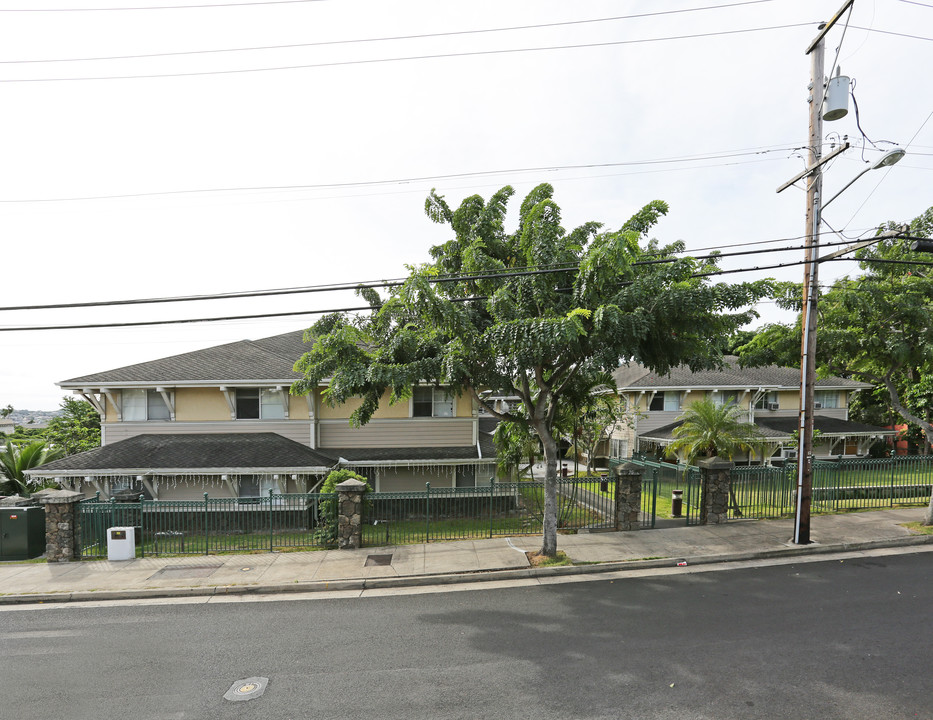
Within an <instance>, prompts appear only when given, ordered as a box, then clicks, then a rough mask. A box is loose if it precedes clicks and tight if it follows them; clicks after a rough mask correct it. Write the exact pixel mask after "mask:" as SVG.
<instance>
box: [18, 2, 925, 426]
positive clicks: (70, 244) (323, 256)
mask: <svg viewBox="0 0 933 720" xmlns="http://www.w3.org/2000/svg"><path fill="white" fill-rule="evenodd" d="M186 1H187V2H189V3H190V4H191V5H196V4H199V3H211V2H214V3H218V2H220V0H0V61H2V62H0V93H2V95H3V100H2V107H3V114H2V127H3V133H2V139H0V143H2V151H0V227H2V230H3V235H2V237H3V245H2V248H3V249H2V255H0V257H2V262H3V294H2V297H3V300H2V305H3V306H18V305H30V304H45V303H60V302H66V303H73V302H88V301H100V300H118V299H130V298H141V297H160V296H175V295H190V294H203V293H219V292H231V291H241V290H255V289H264V288H282V287H295V286H308V285H317V284H325V283H334V282H355V281H363V280H378V279H383V278H393V277H398V276H400V275H403V274H404V273H405V270H404V265H405V264H406V263H418V262H423V261H426V260H427V259H428V254H427V251H428V248H429V247H430V246H431V245H433V244H437V243H439V242H442V241H444V240H446V239H448V238H449V237H450V232H449V231H448V230H447V229H445V228H444V227H443V226H440V225H434V224H433V223H431V222H430V221H429V220H428V219H427V217H426V216H425V215H424V210H423V205H424V199H425V197H426V195H427V193H428V191H429V190H430V188H431V187H437V189H438V190H439V192H441V193H442V194H444V195H445V196H446V197H447V198H448V201H449V202H450V203H451V205H454V206H456V205H458V204H459V203H460V201H461V200H462V199H463V198H464V197H467V196H468V195H471V194H474V193H479V194H481V195H483V196H484V197H488V196H489V195H490V194H491V193H492V192H494V191H495V190H496V189H497V188H499V187H501V186H502V185H505V184H511V185H513V186H514V187H515V188H516V190H517V197H516V198H515V199H514V200H513V203H512V206H513V209H515V208H517V207H518V205H519V204H520V199H521V198H522V197H523V196H524V194H525V193H527V192H528V191H529V190H530V189H531V188H532V187H534V185H536V184H538V183H540V182H543V181H547V182H550V183H552V184H553V185H554V186H555V188H556V200H557V202H558V204H559V205H560V206H561V207H562V209H563V213H564V220H565V226H566V227H567V228H568V229H569V228H571V227H574V226H576V225H578V224H580V223H582V222H584V221H587V220H599V221H602V222H603V223H605V224H606V225H607V226H608V227H617V226H618V225H620V224H621V223H622V222H624V221H625V220H626V219H628V218H629V217H630V216H631V215H632V214H633V213H634V212H635V211H637V210H638V209H639V208H641V207H642V206H643V205H645V204H646V203H648V202H649V201H651V200H654V199H662V200H665V201H667V202H668V203H669V204H670V206H671V212H670V214H669V215H668V217H667V218H665V219H664V220H663V221H662V223H661V224H660V225H659V226H658V227H657V228H656V231H655V232H654V233H653V235H654V236H656V237H657V238H658V239H660V240H661V241H664V242H669V241H673V240H676V239H683V240H684V241H685V242H686V243H687V246H688V248H690V249H700V248H709V247H720V248H722V249H723V250H725V251H728V250H729V246H730V245H735V244H738V243H747V242H753V241H761V240H772V239H778V238H798V237H799V236H800V235H802V233H803V231H804V210H805V196H804V193H803V192H802V190H800V189H798V188H796V187H795V188H791V189H788V190H786V191H785V192H784V193H782V194H780V195H778V194H776V193H775V189H776V188H777V186H778V185H780V184H781V183H782V182H784V181H785V180H788V179H790V178H791V177H792V176H793V175H795V174H796V173H797V172H799V171H800V170H802V169H803V167H804V161H803V159H802V158H803V153H802V152H801V151H797V152H795V151H794V150H793V148H798V147H800V146H802V145H804V144H805V143H806V137H807V103H806V98H807V83H808V82H809V59H808V58H807V57H806V56H805V55H804V50H805V49H806V47H807V45H808V44H809V42H810V40H811V39H813V38H814V37H815V35H816V33H817V26H816V23H817V22H818V21H820V20H826V19H828V18H829V17H830V16H832V14H833V13H834V12H835V11H836V10H837V9H838V7H839V6H840V5H841V2H842V0H772V1H762V2H756V3H745V4H742V5H739V6H733V7H727V8H720V9H707V10H702V11H697V12H686V13H677V14H665V15H657V16H654V17H643V18H637V19H634V18H630V19H621V20H606V21H604V22H592V23H579V24H572V25H563V26H557V27H550V28H538V29H524V30H510V31H503V32H494V33H473V34H461V35H447V36H441V37H428V38H420V39H399V40H386V41H382V42H370V43H342V44H329V45H320V46H316V47H297V48H291V49H266V50H254V51H243V52H215V53H204V52H201V53H199V54H183V55H176V56H170V57H153V58H135V59H108V60H87V61H77V60H76V59H78V58H100V57H113V56H125V55H143V54H156V53H191V52H192V51H207V50H227V49H231V48H254V47H267V46H281V45H298V44H308V43H322V42H330V43H333V42H335V41H348V40H361V39H371V38H392V37H398V36H411V35H425V34H438V33H452V32H462V31H466V30H488V29H492V28H507V27H514V26H519V25H523V26H526V25H539V24H546V23H562V22H568V21H582V20H591V19H598V18H615V17H619V16H631V15H634V14H638V13H658V12H663V11H671V10H684V9H688V8H699V7H702V6H704V5H726V4H730V3H731V2H732V0H653V1H652V2H648V1H647V0H643V1H638V0H615V1H611V0H580V1H578V2H574V3H569V2H566V1H559V0H510V1H509V2H504V1H503V0H498V1H497V2H490V1H487V0H471V2H469V3H454V2H438V1H437V0H425V1H424V2H416V1H415V0H394V1H392V2H389V1H387V0H382V1H381V2H380V1H366V0H322V1H319V2H278V3H275V2H267V3H262V2H253V3H252V4H243V5H242V6H240V7H237V6H235V3H230V4H227V5H223V6H221V5H218V6H217V7H210V8H191V7H189V8H176V9H124V10H121V11H117V10H111V11H104V10H93V11H75V10H74V8H101V7H103V8H133V7H141V6H147V5H162V6H165V5H173V4H174V5H184V4H185V3H186ZM231 5H232V6H231ZM39 7H41V8H57V9H58V10H55V11H53V10H50V11H48V12H36V11H35V9H36V8H39ZM64 8H71V9H72V11H67V12H66V11H63V9H64ZM24 9H30V10H33V11H31V12H18V11H16V10H24ZM796 23H806V24H807V25H805V26H801V27H792V28H783V29H772V30H763V31H759V32H749V33H736V34H727V35H718V36H713V37H704V38H692V39H676V40H670V41H664V42H633V41H638V40H644V39H648V38H660V37H670V36H683V35H694V34H701V33H716V32H723V31H736V30H746V29H750V28H765V27H773V26H779V25H789V24H796ZM842 25H843V23H839V24H838V25H837V26H836V28H835V29H834V30H833V31H832V33H831V34H830V35H829V38H828V41H827V46H826V55H827V62H826V67H827V73H828V72H829V67H830V63H831V62H832V58H833V56H834V55H835V51H836V47H837V46H838V45H839V41H840V38H841V36H842ZM857 28H871V29H873V30H874V31H873V32H869V31H867V30H865V29H857ZM879 31H885V32H886V33H901V34H907V35H914V36H922V37H925V38H926V39H916V38H909V37H902V36H897V35H892V34H885V33H882V32H879ZM622 42H625V43H627V44H612V43H622ZM600 44H602V45H601V46H600ZM555 45H560V46H568V45H574V46H579V45H588V46H589V47H575V48H567V49H551V50H542V51H536V52H503V53H499V54H480V55H475V54H474V55H467V56H461V57H434V58H427V59H406V60H398V61H391V62H389V61H387V60H388V59H391V58H411V57H414V56H428V55H435V56H436V55H440V54H452V53H477V52H482V51H489V50H509V51H511V50H515V49H520V48H531V47H549V46H555ZM839 58H840V63H841V65H842V70H843V74H847V75H850V76H852V77H853V78H855V81H856V87H855V94H856V98H857V100H858V103H859V108H860V111H861V124H862V129H863V130H864V131H865V133H867V135H868V137H870V138H871V139H872V140H874V141H875V142H879V141H881V140H887V141H892V142H895V143H898V144H900V145H902V146H904V147H907V149H908V151H909V153H910V154H909V155H908V156H907V157H906V158H905V159H904V160H902V161H901V162H900V163H899V164H898V165H897V166H896V167H895V168H892V169H890V171H886V170H878V171H873V172H870V173H867V174H866V175H865V177H863V178H861V179H860V180H859V181H858V182H857V183H856V184H854V185H853V186H852V187H851V188H850V189H848V190H847V191H846V192H845V194H844V195H843V196H842V197H840V198H839V199H838V200H837V201H836V202H834V203H833V205H832V207H831V208H829V209H827V211H826V213H825V215H824V217H825V219H826V220H827V221H828V222H829V223H830V224H831V225H832V226H833V227H834V228H836V229H837V230H840V231H843V232H845V234H846V235H847V236H858V235H860V234H863V233H865V232H868V231H870V229H871V228H872V227H873V226H877V225H878V224H880V223H882V222H884V221H887V220H898V221H901V220H903V221H907V220H910V219H911V218H913V217H915V216H917V215H919V214H920V213H921V212H923V211H924V210H925V209H926V208H927V207H929V206H931V205H933V193H931V183H930V181H931V175H930V171H931V169H933V159H931V158H933V120H931V119H930V115H931V113H933V72H931V70H933V0H917V1H916V2H907V0H856V2H855V7H854V11H853V14H852V17H851V21H850V26H849V28H848V29H847V31H846V34H845V38H844V41H843V42H842V45H841V50H840V54H839ZM53 59H54V60H61V61H60V62H42V63H39V62H33V63H24V62H22V61H26V60H53ZM369 60H374V61H376V62H360V61H369ZM17 61H18V62H17ZM340 62H348V63H350V64H343V65H337V66H333V65H331V66H329V67H320V65H321V64H333V63H340ZM302 65H304V66H307V65H319V67H304V68H294V66H302ZM283 66H290V67H292V68H293V69H284V70H272V71H266V72H242V73H231V72H228V71H233V70H245V69H256V68H272V67H283ZM215 71H224V72H225V74H202V75H195V76H190V77H158V78H151V77H150V78H135V79H93V80H81V81H78V80H73V81H64V80H55V81H41V82H36V81H34V82H27V80H42V79H48V78H56V79H60V78H87V77H94V78H101V77H108V78H112V77H115V76H119V77H125V76H128V75H136V76H139V75H166V74H177V73H209V72H215ZM851 109H852V106H851V103H850V113H849V116H848V117H846V118H845V119H843V120H841V121H838V122H834V123H826V124H824V134H825V135H826V136H827V137H829V135H830V134H831V133H836V134H838V135H848V136H849V137H850V139H852V140H853V141H858V142H859V143H860V141H861V134H860V133H859V131H858V129H857V128H856V123H855V116H854V112H851ZM879 145H880V142H879ZM827 147H828V146H827ZM868 147H869V151H868V152H866V154H865V157H866V159H868V160H875V159H877V158H878V157H879V152H878V151H876V150H871V148H870V146H868ZM884 147H890V146H884V145H882V148H884ZM764 150H770V151H773V152H767V153H763V154H746V155H741V156H737V157H730V158H720V159H707V160H702V161H694V162H680V163H664V164H646V165H634V166H631V165H629V166H625V165H615V166H613V167H591V168H580V169H564V170H561V169H555V170H547V171H535V172H519V170H522V169H527V168H560V167H565V166H579V165H599V164H619V163H633V162H643V161H657V160H662V159H668V158H681V157H683V156H700V157H704V156H708V155H720V154H733V153H737V152H753V151H764ZM860 155H861V152H860V150H859V149H858V148H856V149H853V150H850V151H848V153H847V154H846V155H845V156H844V157H842V158H840V159H838V160H837V161H834V163H833V164H832V165H831V166H829V167H828V169H827V171H826V174H825V177H824V194H825V196H826V197H828V196H829V195H830V194H832V193H834V192H835V191H836V190H838V189H839V188H841V187H842V186H843V185H844V184H845V183H846V182H847V181H848V180H849V179H851V178H852V177H853V176H855V175H856V174H857V173H858V172H859V171H860V170H861V169H862V167H864V164H863V163H862V160H861V157H860ZM492 171H507V172H501V173H498V174H494V173H493V172H492ZM468 174H469V176H467V177H464V175H468ZM451 175H453V176H455V177H450V178H446V179H435V180H424V181H423V180H417V179H416V178H423V177H430V176H451ZM457 175H459V177H456V176H457ZM413 178H415V179H413ZM376 181H394V182H385V183H383V184H371V185H354V186H346V185H343V184H347V183H372V182H376ZM296 185H298V186H309V185H311V186H326V187H318V188H305V189H262V190H241V191H233V190H229V189H230V188H269V187H275V188H282V187H283V186H296ZM341 185H343V186H341ZM218 189H220V190H223V189H227V190H226V191H222V192H201V191H213V190H218ZM176 191H198V192H190V193H187V194H184V193H182V194H169V195H148V196H147V195H145V194H147V193H166V192H169V193H171V192H176ZM113 195H142V196H141V197H131V198H123V199H116V198H111V199H85V200H61V199H62V198H88V197H95V196H113ZM38 201H42V202H38ZM826 230H827V228H825V227H824V236H823V238H824V241H831V240H834V239H835V238H833V237H832V236H831V234H829V233H828V232H825V231H826ZM799 242H800V241H799V240H796V239H795V240H791V241H788V242H787V243H784V244H785V245H798V244H799ZM778 245H780V243H779V244H778ZM802 257H803V252H802V251H793V252H787V253H781V254H774V255H771V254H769V255H759V256H752V257H744V258H738V259H736V260H729V261H725V262H724V263H723V265H724V267H749V266H755V265H762V264H770V263H774V262H794V261H799V260H801V259H802ZM856 268H857V266H856V265H855V263H834V264H827V265H824V267H823V268H822V269H821V280H831V279H832V278H833V277H838V276H839V275H842V274H845V273H851V272H854V271H856ZM767 275H772V276H776V277H779V278H781V279H787V280H796V281H798V282H799V280H800V278H801V276H802V269H801V268H800V267H799V266H797V267H794V268H790V269H787V270H785V271H768V272H764V273H757V274H755V273H749V274H742V275H733V276H727V279H729V280H733V281H738V280H740V279H752V278H754V277H761V276H767ZM356 304H359V300H358V299H356V298H354V297H353V296H352V295H347V294H342V295H335V294H317V295H299V296H286V297H284V298H268V299H249V300H228V301H223V302H198V303H182V304H170V305H151V306H142V307H139V306H137V307H130V308H99V309H80V310H76V309H65V310H54V311H51V310H50V311H30V312H25V311H17V312H12V311H3V312H0V328H7V327H21V326H32V325H45V324H55V325H58V324H77V323H89V322H127V321H137V320H148V319H176V318H192V317H211V316H225V315H245V314H255V313H263V312H290V311H297V310H314V309H329V308H337V307H342V306H346V305H356ZM759 310H760V312H761V314H762V320H761V322H767V321H774V320H785V319H788V318H787V317H785V316H782V315H779V314H778V313H777V312H776V311H775V309H774V307H773V305H770V304H764V305H761V306H760V308H759ZM316 317H317V316H313V315H308V316H305V317H299V318H287V319H284V320H282V319H279V320H269V319H267V320H254V321H236V322H223V323H209V324H208V323H200V324H194V325H180V326H164V327H143V328H132V329H126V328H123V329H98V330H67V331H46V332H22V331H17V332H2V333H0V343H2V345H0V348H2V350H0V406H5V405H6V404H7V403H12V404H13V406H14V407H16V408H19V409H32V410H40V409H53V408H55V407H57V406H58V404H59V402H60V399H61V397H62V395H63V394H64V393H63V392H62V391H61V390H60V389H59V388H57V387H56V386H55V385H54V383H55V381H58V380H63V379H67V378H71V377H76V376H79V375H83V374H86V373H91V372H96V371H101V370H106V369H110V368H116V367H120V366H123V365H127V364H131V363H135V362H141V361H145V360H151V359H155V358H158V357H163V356H165V355H172V354H176V353H181V352H186V351H189V350H194V349H197V348H201V347H207V346H210V345H215V344H220V343H223V342H229V341H234V340H240V339H244V338H260V337H266V336H269V335H274V334H277V333H281V332H287V331H289V330H293V329H297V328H301V327H306V326H308V325H310V324H311V323H312V322H313V321H314V319H316Z"/></svg>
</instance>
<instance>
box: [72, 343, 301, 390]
mask: <svg viewBox="0 0 933 720" xmlns="http://www.w3.org/2000/svg"><path fill="white" fill-rule="evenodd" d="M303 336H304V330H297V331H295V332H290V333H285V334H283V335H275V336H273V337H269V338H263V339H262V340H240V341H238V342H233V343H228V344H226V345H217V346H214V347H210V348H205V349H204V350H195V351H193V352H188V353H182V354H181V355H171V356H169V357H164V358H160V359H158V360H150V361H148V362H143V363H137V364H135V365H127V366H126V367H121V368H116V369H114V370H105V371H104V372H99V373H93V374H91V375H84V376H81V377H76V378H71V379H70V380H62V381H61V382H60V383H58V384H59V385H61V386H62V387H71V386H82V385H83V386H88V385H105V384H117V383H153V384H159V383H163V384H172V383H179V382H181V383H183V382H201V381H203V382H211V381H213V382H220V383H223V382H234V381H237V380H250V381H252V380H257V381H267V382H268V381H282V382H288V383H291V382H292V381H294V380H297V379H298V378H300V377H301V375H300V374H299V373H296V372H295V371H294V370H293V369H292V368H293V367H294V365H295V362H296V361H297V360H298V359H299V358H300V357H301V356H302V355H303V354H304V353H306V352H307V351H308V350H310V349H311V345H310V344H306V343H304V342H303Z"/></svg>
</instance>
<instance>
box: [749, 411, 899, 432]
mask: <svg viewBox="0 0 933 720" xmlns="http://www.w3.org/2000/svg"><path fill="white" fill-rule="evenodd" d="M755 422H756V423H757V424H758V426H759V427H761V428H769V429H771V430H773V431H775V432H781V433H784V434H785V435H790V434H791V433H792V432H794V430H796V429H797V423H798V422H799V420H798V418H796V417H763V418H757V419H756V420H755ZM813 427H814V429H816V430H819V431H820V432H821V433H822V434H823V435H894V434H896V431H894V430H887V429H886V428H883V427H878V426H877V425H866V424H865V423H860V422H855V421H854V420H841V419H840V418H833V417H826V416H825V415H816V416H814V418H813Z"/></svg>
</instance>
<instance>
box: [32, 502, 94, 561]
mask: <svg viewBox="0 0 933 720" xmlns="http://www.w3.org/2000/svg"><path fill="white" fill-rule="evenodd" d="M82 499H84V496H83V495H82V494H81V493H76V492H72V491H71V490H53V491H51V492H47V493H43V494H42V497H40V498H39V502H40V503H41V504H43V505H45V559H46V561H47V562H69V561H71V560H74V559H76V558H77V559H80V558H81V548H80V547H78V541H79V538H80V537H81V535H80V527H79V523H80V522H81V515H80V513H78V512H77V503H78V502H80V501H81V500H82Z"/></svg>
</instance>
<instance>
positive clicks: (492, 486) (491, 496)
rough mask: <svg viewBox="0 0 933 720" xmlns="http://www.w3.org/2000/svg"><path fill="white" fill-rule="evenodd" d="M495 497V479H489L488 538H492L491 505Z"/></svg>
mask: <svg viewBox="0 0 933 720" xmlns="http://www.w3.org/2000/svg"><path fill="white" fill-rule="evenodd" d="M495 497H496V479H495V478H494V477H493V478H489V537H492V504H493V502H494V501H495Z"/></svg>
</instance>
